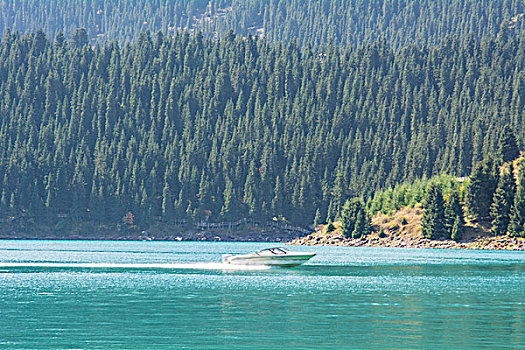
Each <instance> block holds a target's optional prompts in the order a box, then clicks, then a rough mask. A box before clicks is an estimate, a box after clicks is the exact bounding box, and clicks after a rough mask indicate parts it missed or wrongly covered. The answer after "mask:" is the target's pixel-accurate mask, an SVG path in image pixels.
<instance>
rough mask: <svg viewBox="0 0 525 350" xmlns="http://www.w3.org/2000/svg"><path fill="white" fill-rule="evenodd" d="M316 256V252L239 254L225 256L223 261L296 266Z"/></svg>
mask: <svg viewBox="0 0 525 350" xmlns="http://www.w3.org/2000/svg"><path fill="white" fill-rule="evenodd" d="M313 256H315V253H301V254H287V255H283V256H257V255H251V254H248V255H238V256H225V257H224V258H223V262H224V263H226V264H232V265H265V266H275V267H295V266H299V265H302V264H303V263H305V262H306V261H308V260H310V258H312V257H313Z"/></svg>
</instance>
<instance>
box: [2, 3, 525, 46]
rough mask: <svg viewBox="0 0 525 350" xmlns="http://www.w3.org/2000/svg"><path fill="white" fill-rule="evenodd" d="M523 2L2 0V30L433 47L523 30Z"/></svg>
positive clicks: (52, 34)
mask: <svg viewBox="0 0 525 350" xmlns="http://www.w3.org/2000/svg"><path fill="white" fill-rule="evenodd" d="M524 13H525V1H524V0H505V1H504V0H490V1H488V0H483V1H480V0H371V1H369V0H311V1H306V0H272V1H268V0H211V1H208V0H176V1H173V0H111V1H109V0H88V1H80V0H67V1H66V0H1V1H0V35H3V33H5V31H6V29H7V28H9V29H11V30H17V31H20V32H22V33H25V32H31V31H35V30H37V29H40V28H42V29H43V30H44V32H45V33H46V34H47V35H49V36H50V37H51V38H54V37H55V35H56V34H57V33H58V32H63V33H64V34H65V35H66V36H69V35H71V33H73V32H74V31H75V29H76V28H86V29H87V32H88V36H89V39H90V40H91V41H92V42H94V41H95V40H97V39H98V40H100V41H104V40H107V39H109V40H114V39H118V40H119V41H121V42H125V41H127V40H133V39H136V38H137V37H138V35H139V33H140V32H141V31H146V30H148V29H149V30H150V31H151V32H152V33H155V32H157V31H158V30H162V31H163V32H164V33H173V32H175V31H177V30H184V29H188V30H190V31H193V30H195V31H198V30H201V31H202V32H203V33H204V36H205V37H208V36H210V37H222V36H224V35H225V34H226V33H227V32H228V30H229V29H233V30H234V32H235V33H236V34H240V35H243V36H246V35H248V33H249V32H251V33H252V34H258V35H264V36H265V37H267V38H268V39H269V41H270V42H281V41H285V42H287V41H290V40H291V39H295V40H297V42H298V43H299V45H300V46H305V45H306V44H307V43H308V42H311V43H312V45H319V44H322V43H327V42H330V41H332V42H333V43H334V44H336V45H342V46H345V47H350V46H353V47H357V46H359V45H362V44H364V43H371V42H375V41H376V40H377V39H378V38H384V39H385V40H386V41H387V42H388V43H389V45H390V46H391V47H393V48H400V47H403V46H406V45H409V44H412V43H417V44H419V45H424V44H432V45H437V44H439V43H440V42H441V40H443V39H444V38H445V37H446V36H448V35H455V36H457V37H459V38H464V37H466V36H467V35H468V34H470V33H472V34H473V35H474V37H475V38H476V39H481V38H493V37H495V36H496V35H497V34H498V33H499V31H500V27H501V26H502V25H503V26H505V27H507V28H509V29H510V30H512V31H513V32H516V33H522V32H523V31H524V29H525V18H524V17H523V14H524Z"/></svg>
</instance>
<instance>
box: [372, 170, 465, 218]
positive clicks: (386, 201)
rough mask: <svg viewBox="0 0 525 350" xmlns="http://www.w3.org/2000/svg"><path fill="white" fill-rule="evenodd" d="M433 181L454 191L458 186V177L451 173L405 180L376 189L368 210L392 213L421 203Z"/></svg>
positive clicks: (373, 212)
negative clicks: (379, 189) (386, 187)
mask: <svg viewBox="0 0 525 350" xmlns="http://www.w3.org/2000/svg"><path fill="white" fill-rule="evenodd" d="M433 183H436V184H439V185H440V186H441V188H443V189H454V191H456V190H455V188H456V187H457V186H458V181H457V180H456V177H455V176H450V175H441V176H435V177H432V178H431V179H427V178H426V177H423V178H422V179H419V178H418V179H415V180H414V181H412V182H409V181H405V182H403V183H401V184H398V185H396V186H395V187H394V189H387V190H385V191H376V192H375V193H374V198H373V199H371V200H369V201H368V203H367V208H368V211H369V212H370V213H372V214H375V213H377V212H381V213H383V214H386V215H391V214H392V213H394V212H395V211H397V210H399V209H401V208H403V207H407V206H408V207H413V206H414V205H415V204H416V203H421V201H422V200H423V198H424V196H425V193H426V192H427V189H428V187H429V186H430V185H431V184H433Z"/></svg>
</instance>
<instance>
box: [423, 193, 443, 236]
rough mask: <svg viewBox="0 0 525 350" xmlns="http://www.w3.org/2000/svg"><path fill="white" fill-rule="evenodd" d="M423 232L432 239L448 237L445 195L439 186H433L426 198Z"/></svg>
mask: <svg viewBox="0 0 525 350" xmlns="http://www.w3.org/2000/svg"><path fill="white" fill-rule="evenodd" d="M424 208H425V210H424V211H423V219H422V222H421V232H422V233H423V236H424V237H426V238H430V239H438V238H443V237H447V235H448V234H447V227H446V224H445V202H444V200H443V193H442V191H441V188H440V187H439V185H437V184H431V185H430V186H429V188H428V190H427V194H426V196H425V201H424Z"/></svg>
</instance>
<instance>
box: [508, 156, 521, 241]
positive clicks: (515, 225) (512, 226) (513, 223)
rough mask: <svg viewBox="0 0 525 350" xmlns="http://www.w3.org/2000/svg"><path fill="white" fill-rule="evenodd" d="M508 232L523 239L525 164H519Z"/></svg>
mask: <svg viewBox="0 0 525 350" xmlns="http://www.w3.org/2000/svg"><path fill="white" fill-rule="evenodd" d="M509 232H510V234H511V235H512V236H515V237H525V162H524V161H522V162H521V166H520V168H519V172H518V186H517V189H516V195H515V196H514V203H513V205H512V209H511V214H510V223H509Z"/></svg>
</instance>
